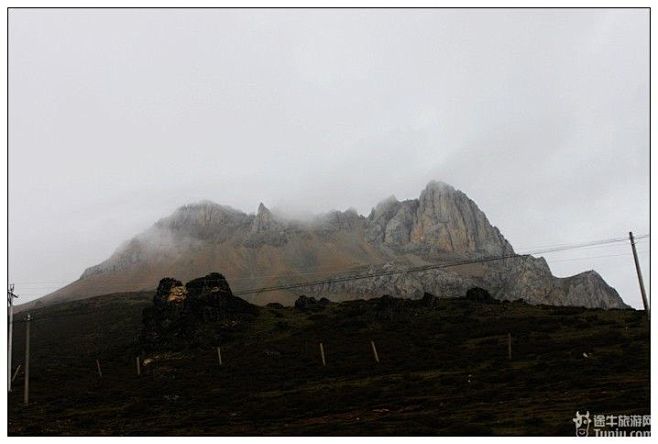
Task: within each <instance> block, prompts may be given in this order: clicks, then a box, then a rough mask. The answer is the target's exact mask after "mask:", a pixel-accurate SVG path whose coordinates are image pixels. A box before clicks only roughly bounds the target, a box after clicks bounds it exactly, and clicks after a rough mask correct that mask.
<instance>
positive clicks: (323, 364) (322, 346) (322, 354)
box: [320, 342, 327, 367]
mask: <svg viewBox="0 0 658 444" xmlns="http://www.w3.org/2000/svg"><path fill="white" fill-rule="evenodd" d="M320 356H322V366H323V367H326V366H327V361H326V360H325V358H324V345H322V342H320Z"/></svg>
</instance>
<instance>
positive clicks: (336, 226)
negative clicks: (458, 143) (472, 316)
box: [40, 181, 626, 308]
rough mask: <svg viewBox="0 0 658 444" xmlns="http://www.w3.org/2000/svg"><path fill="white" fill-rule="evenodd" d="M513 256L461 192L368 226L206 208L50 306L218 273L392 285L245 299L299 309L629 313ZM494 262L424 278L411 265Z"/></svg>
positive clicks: (339, 286) (445, 190)
mask: <svg viewBox="0 0 658 444" xmlns="http://www.w3.org/2000/svg"><path fill="white" fill-rule="evenodd" d="M513 254H514V249H513V248H512V246H511V245H510V243H509V242H508V241H507V240H506V239H505V237H504V236H503V235H502V234H501V233H500V231H499V230H498V228H496V227H495V226H493V225H492V224H491V223H490V222H489V220H488V219H487V217H486V215H485V214H484V213H483V212H482V211H481V210H480V209H479V208H478V206H477V205H476V204H475V202H473V201H472V200H471V199H469V198H468V196H466V194H464V193H463V192H461V191H459V190H457V189H455V188H453V187H452V186H450V185H448V184H445V183H443V182H434V181H433V182H430V183H429V184H428V185H427V186H426V187H425V189H424V190H423V191H422V192H421V194H420V196H419V198H418V199H411V200H404V201H399V200H398V199H396V198H395V197H394V196H391V197H389V198H388V199H385V200H383V201H382V202H380V203H379V204H377V205H376V206H375V207H374V208H373V209H372V211H371V212H370V214H369V215H368V216H367V217H364V216H361V215H359V214H358V213H357V212H356V211H354V210H347V211H344V212H341V211H332V212H329V213H327V214H324V215H320V216H316V217H315V218H314V219H312V220H311V221H300V220H289V219H286V220H284V219H283V218H279V217H277V216H276V215H275V214H273V213H272V212H271V211H270V210H268V209H267V207H266V206H265V205H264V204H263V203H261V204H260V205H259V206H258V210H257V212H256V214H245V213H243V212H241V211H239V210H236V209H233V208H231V207H227V206H223V205H218V204H216V203H213V202H209V201H204V202H200V203H197V204H193V205H185V206H183V207H181V208H179V209H178V210H176V211H175V212H174V213H173V214H172V215H170V216H168V217H165V218H163V219H161V220H159V221H158V222H156V223H155V224H154V225H153V226H152V227H151V228H150V229H148V230H147V231H145V232H144V233H141V234H139V235H138V236H136V237H135V238H133V239H132V240H130V241H128V242H127V243H125V244H123V245H121V246H120V247H119V248H118V249H117V250H116V251H115V253H114V254H113V255H112V256H111V257H110V258H108V259H107V260H105V261H103V262H102V263H100V264H98V265H94V266H92V267H90V268H88V269H87V270H85V271H84V273H82V276H81V277H80V279H78V280H77V281H75V282H73V283H71V284H69V285H67V286H65V287H63V288H61V289H59V290H57V291H55V292H54V293H51V294H49V295H47V296H44V297H43V298H41V299H40V301H42V303H49V302H58V301H65V300H72V299H81V298H86V297H90V296H96V295H100V294H107V293H116V292H124V291H135V290H145V289H152V288H154V287H155V286H156V285H157V282H159V280H160V279H161V278H162V277H164V276H176V277H177V278H179V279H184V280H190V279H192V278H194V277H196V276H200V275H205V274H209V273H212V272H215V271H219V272H221V273H222V274H223V275H224V276H226V279H227V280H228V282H230V284H231V287H232V288H234V289H235V290H236V291H237V292H240V291H241V290H249V289H255V288H260V287H262V286H270V285H278V284H284V283H293V282H305V281H319V280H330V279H331V278H332V277H338V276H345V275H349V274H353V273H355V272H364V271H369V272H375V271H380V270H382V271H392V272H393V273H388V274H386V275H384V276H378V277H376V278H375V277H373V278H368V279H360V280H354V281H341V282H327V283H324V284H318V285H315V286H313V287H305V288H301V289H299V290H298V291H277V292H270V293H262V294H258V295H254V296H252V297H245V299H249V300H251V301H252V302H254V303H258V304H265V303H268V302H272V301H276V302H282V303H286V304H291V303H292V302H293V301H294V300H295V299H296V298H297V297H298V296H299V295H300V294H308V295H313V296H315V297H317V298H320V297H327V298H329V299H332V300H336V301H339V300H347V299H354V298H370V297H378V296H381V295H382V294H391V295H394V296H398V297H408V298H421V297H422V296H423V294H424V293H425V292H429V293H432V294H434V295H437V296H439V297H456V296H463V295H464V294H465V293H466V291H467V290H468V289H469V288H472V287H475V286H477V287H482V288H485V289H487V290H488V291H489V292H490V293H491V294H492V295H493V296H494V297H496V298H497V299H503V300H515V299H523V300H525V301H527V302H529V303H534V304H552V305H577V306H585V307H600V308H623V307H626V305H625V304H624V303H623V301H622V300H621V298H620V297H619V295H618V294H617V292H616V291H615V290H614V289H613V288H611V287H610V286H608V285H607V284H606V283H605V281H604V280H603V279H602V278H601V276H599V275H598V274H597V273H596V272H594V271H588V272H584V273H581V274H578V275H575V276H571V277H567V278H556V277H554V276H553V275H552V274H551V271H550V269H549V267H548V265H547V263H546V261H545V260H544V259H543V258H533V257H511V258H501V257H507V256H510V255H513ZM481 259H496V260H491V261H486V262H474V263H470V264H463V265H459V266H450V267H446V268H439V269H430V270H426V271H422V272H416V273H395V272H396V271H401V272H402V271H404V270H405V269H406V268H407V267H409V266H422V265H429V264H436V263H443V264H446V265H448V264H451V263H455V262H468V261H470V260H473V261H477V260H481Z"/></svg>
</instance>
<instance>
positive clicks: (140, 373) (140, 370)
mask: <svg viewBox="0 0 658 444" xmlns="http://www.w3.org/2000/svg"><path fill="white" fill-rule="evenodd" d="M135 362H136V363H137V376H141V375H142V366H141V365H140V364H139V356H137V357H136V358H135Z"/></svg>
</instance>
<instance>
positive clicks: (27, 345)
mask: <svg viewBox="0 0 658 444" xmlns="http://www.w3.org/2000/svg"><path fill="white" fill-rule="evenodd" d="M31 320H32V317H31V316H30V314H29V313H28V314H27V319H26V322H25V392H24V393H23V402H24V403H25V405H28V404H29V403H30V321H31Z"/></svg>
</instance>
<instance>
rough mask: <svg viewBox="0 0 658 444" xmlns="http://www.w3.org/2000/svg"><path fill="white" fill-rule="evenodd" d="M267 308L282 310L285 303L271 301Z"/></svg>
mask: <svg viewBox="0 0 658 444" xmlns="http://www.w3.org/2000/svg"><path fill="white" fill-rule="evenodd" d="M266 307H267V308H274V309H275V310H281V309H282V308H283V305H281V304H279V303H278V302H270V303H269V304H267V305H266Z"/></svg>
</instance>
